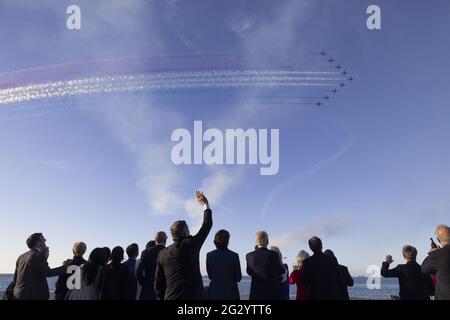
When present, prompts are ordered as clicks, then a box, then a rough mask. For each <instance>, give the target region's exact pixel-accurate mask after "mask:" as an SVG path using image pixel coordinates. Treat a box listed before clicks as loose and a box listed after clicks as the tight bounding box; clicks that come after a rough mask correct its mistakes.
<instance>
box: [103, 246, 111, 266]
mask: <svg viewBox="0 0 450 320" xmlns="http://www.w3.org/2000/svg"><path fill="white" fill-rule="evenodd" d="M102 250H103V260H104V263H103V264H106V263H108V262H109V260H110V259H111V249H110V248H108V247H103V248H102Z"/></svg>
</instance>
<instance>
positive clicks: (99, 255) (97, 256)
mask: <svg viewBox="0 0 450 320" xmlns="http://www.w3.org/2000/svg"><path fill="white" fill-rule="evenodd" d="M104 257H105V253H104V251H103V249H102V248H95V249H94V250H92V251H91V253H90V254H89V259H88V261H90V262H92V263H95V264H96V265H99V266H100V265H101V264H102V263H103V259H104Z"/></svg>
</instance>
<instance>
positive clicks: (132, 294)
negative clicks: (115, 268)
mask: <svg viewBox="0 0 450 320" xmlns="http://www.w3.org/2000/svg"><path fill="white" fill-rule="evenodd" d="M136 262H137V260H136V259H132V258H129V259H128V260H127V261H125V262H124V263H122V265H123V266H125V267H126V268H127V269H128V285H127V292H126V294H125V298H126V299H127V300H136V294H137V279H136Z"/></svg>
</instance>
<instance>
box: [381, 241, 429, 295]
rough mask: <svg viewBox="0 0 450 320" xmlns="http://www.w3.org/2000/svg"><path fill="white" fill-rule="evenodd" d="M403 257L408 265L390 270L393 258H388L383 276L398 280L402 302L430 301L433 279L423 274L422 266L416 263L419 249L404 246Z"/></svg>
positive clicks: (383, 268) (383, 266) (383, 269)
mask: <svg viewBox="0 0 450 320" xmlns="http://www.w3.org/2000/svg"><path fill="white" fill-rule="evenodd" d="M403 257H404V258H405V261H406V264H399V265H398V266H396V267H395V268H393V269H389V265H390V264H391V263H392V262H393V260H392V256H390V255H388V256H386V260H385V261H384V262H383V265H382V266H381V275H382V276H383V277H385V278H398V282H399V287H400V292H399V295H400V300H430V294H431V287H432V284H431V277H430V276H425V275H423V274H422V271H421V270H420V265H419V264H418V263H417V262H416V257H417V249H416V248H414V247H413V246H409V245H406V246H404V247H403Z"/></svg>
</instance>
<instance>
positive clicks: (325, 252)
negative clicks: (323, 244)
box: [323, 249, 337, 262]
mask: <svg viewBox="0 0 450 320" xmlns="http://www.w3.org/2000/svg"><path fill="white" fill-rule="evenodd" d="M323 253H324V254H326V255H327V256H330V257H332V258H333V259H334V260H336V262H337V258H336V256H335V255H334V252H333V251H331V250H330V249H327V250H325V251H324V252H323Z"/></svg>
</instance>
